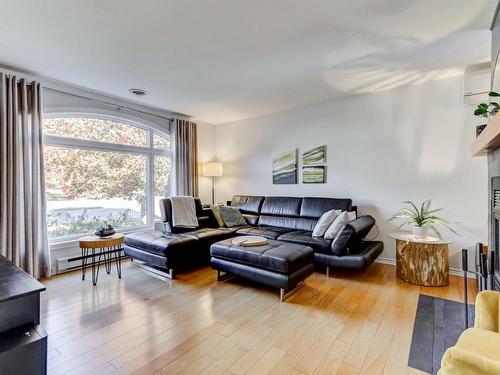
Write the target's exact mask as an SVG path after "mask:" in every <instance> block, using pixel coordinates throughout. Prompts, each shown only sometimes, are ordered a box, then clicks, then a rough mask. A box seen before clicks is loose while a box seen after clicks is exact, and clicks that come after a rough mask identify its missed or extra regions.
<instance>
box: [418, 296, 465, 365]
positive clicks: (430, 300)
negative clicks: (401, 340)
mask: <svg viewBox="0 0 500 375" xmlns="http://www.w3.org/2000/svg"><path fill="white" fill-rule="evenodd" d="M464 316H465V311H464V304H463V303H460V302H455V301H449V300H446V299H442V298H436V297H430V296H426V295H423V294H420V296H419V298H418V307H417V315H416V316H415V324H414V326H413V335H412V339H411V348H410V358H409V360H408V366H410V367H413V368H416V369H418V370H421V371H425V372H427V373H429V374H436V373H437V371H438V370H439V367H440V366H441V357H442V356H443V354H444V352H445V350H446V349H448V348H449V347H450V346H453V345H455V343H456V342H457V340H458V337H459V336H460V334H461V333H462V332H463V331H464V329H465V319H464ZM473 322H474V306H472V305H470V307H469V327H470V326H472V325H473Z"/></svg>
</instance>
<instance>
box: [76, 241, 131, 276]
mask: <svg viewBox="0 0 500 375" xmlns="http://www.w3.org/2000/svg"><path fill="white" fill-rule="evenodd" d="M124 237H125V236H124V234H123V233H115V234H112V235H110V236H106V237H99V236H95V235H89V236H84V237H81V238H80V249H81V250H82V280H85V272H86V270H87V266H89V265H90V266H91V268H92V283H93V284H94V285H96V284H97V279H98V278H99V266H100V265H101V259H102V260H103V263H104V266H105V268H106V272H107V273H108V274H109V273H111V262H113V261H114V260H116V272H117V273H118V277H119V278H120V279H121V277H122V262H121V261H122V250H123V238H124ZM89 260H90V261H91V262H90V264H89ZM96 260H97V262H96Z"/></svg>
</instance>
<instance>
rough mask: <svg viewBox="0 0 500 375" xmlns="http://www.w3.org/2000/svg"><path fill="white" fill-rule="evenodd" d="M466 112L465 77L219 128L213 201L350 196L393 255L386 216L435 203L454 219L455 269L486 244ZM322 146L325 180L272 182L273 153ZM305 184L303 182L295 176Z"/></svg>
mask: <svg viewBox="0 0 500 375" xmlns="http://www.w3.org/2000/svg"><path fill="white" fill-rule="evenodd" d="M471 113H472V108H471V107H464V106H463V105H462V77H458V78H450V79H445V80H440V81H433V82H429V83H426V84H422V85H419V86H409V87H403V88H398V89H395V90H391V91H386V92H382V93H376V94H369V95H363V96H356V97H351V98H347V99H344V100H341V101H336V102H330V103H326V104H322V105H317V106H312V107H308V108H305V109H300V110H294V111H290V112H285V113H279V114H275V115H271V116H265V117H260V118H255V119H250V120H245V121H239V122H235V123H230V124H225V125H218V126H217V127H216V132H217V144H216V147H217V152H216V154H217V155H216V156H217V158H218V159H219V160H220V161H222V162H223V163H224V168H225V176H224V177H222V178H220V179H219V183H218V187H217V194H218V199H219V200H223V199H230V198H231V196H232V195H233V194H238V193H241V194H262V195H289V196H321V197H349V198H352V199H353V201H354V204H356V205H357V206H358V207H359V213H360V214H370V215H373V216H374V217H375V218H376V220H377V224H378V226H379V228H380V235H379V238H380V239H382V240H383V241H384V243H385V250H384V253H383V255H382V257H385V258H391V259H393V258H394V253H395V244H394V240H391V239H390V238H388V237H387V234H388V233H389V232H391V231H394V230H395V229H396V226H395V225H394V224H393V223H388V222H387V221H386V219H387V218H388V217H390V215H391V214H392V213H394V212H395V211H396V210H398V209H399V208H400V207H401V201H404V200H414V201H417V202H421V201H422V200H425V199H428V198H431V199H432V200H433V204H434V206H436V207H444V208H445V211H444V212H443V216H445V217H447V218H449V219H452V220H454V221H458V222H460V223H459V224H456V226H455V228H456V230H457V231H458V232H459V233H460V235H461V236H460V237H458V236H455V235H452V234H451V233H446V236H448V237H450V238H452V239H453V241H454V244H453V245H451V246H450V250H451V253H450V254H451V256H450V258H451V259H450V261H451V264H450V265H451V267H453V268H460V266H461V259H460V254H459V252H460V249H461V248H463V247H468V248H471V247H472V246H473V245H474V243H475V242H477V241H484V242H486V239H487V214H488V209H487V195H488V194H487V163H486V159H485V158H484V157H480V158H473V157H471V154H470V144H471V142H472V141H473V139H474V131H475V129H474V125H475V122H474V121H473V116H472V114H471ZM322 144H326V145H327V157H328V164H327V165H328V168H327V176H328V177H327V179H328V180H327V183H326V184H314V185H310V184H308V185H305V184H302V183H299V184H297V185H273V184H272V173H271V170H272V167H271V165H272V156H273V155H275V154H276V153H278V152H280V151H283V150H287V149H291V148H295V147H297V148H299V160H300V153H301V152H303V151H304V150H306V149H308V148H310V147H314V146H319V145H322ZM300 180H301V178H300Z"/></svg>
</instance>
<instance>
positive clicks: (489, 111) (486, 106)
mask: <svg viewBox="0 0 500 375" xmlns="http://www.w3.org/2000/svg"><path fill="white" fill-rule="evenodd" d="M488 96H489V97H490V98H492V97H499V96H500V94H499V93H497V92H495V91H490V92H489V93H488ZM499 110H500V105H499V104H498V103H497V102H492V101H491V100H490V102H489V103H479V104H478V106H477V108H476V110H475V111H474V116H477V117H479V118H486V119H487V118H488V117H490V116H495V115H496V113H497V112H498V111H499ZM485 127H486V124H483V125H478V126H476V137H478V136H479V134H481V132H482V131H483V130H484V128H485Z"/></svg>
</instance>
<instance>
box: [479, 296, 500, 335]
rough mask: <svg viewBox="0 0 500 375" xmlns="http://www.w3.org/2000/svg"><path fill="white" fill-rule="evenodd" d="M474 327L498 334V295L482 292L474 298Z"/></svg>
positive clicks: (499, 314) (499, 307)
mask: <svg viewBox="0 0 500 375" xmlns="http://www.w3.org/2000/svg"><path fill="white" fill-rule="evenodd" d="M475 309H476V313H475V321H474V327H475V328H481V329H485V330H487V331H492V332H499V331H500V327H499V324H500V322H499V320H500V293H499V292H494V291H491V290H484V291H482V292H480V293H479V294H478V295H477V297H476V307H475Z"/></svg>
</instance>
